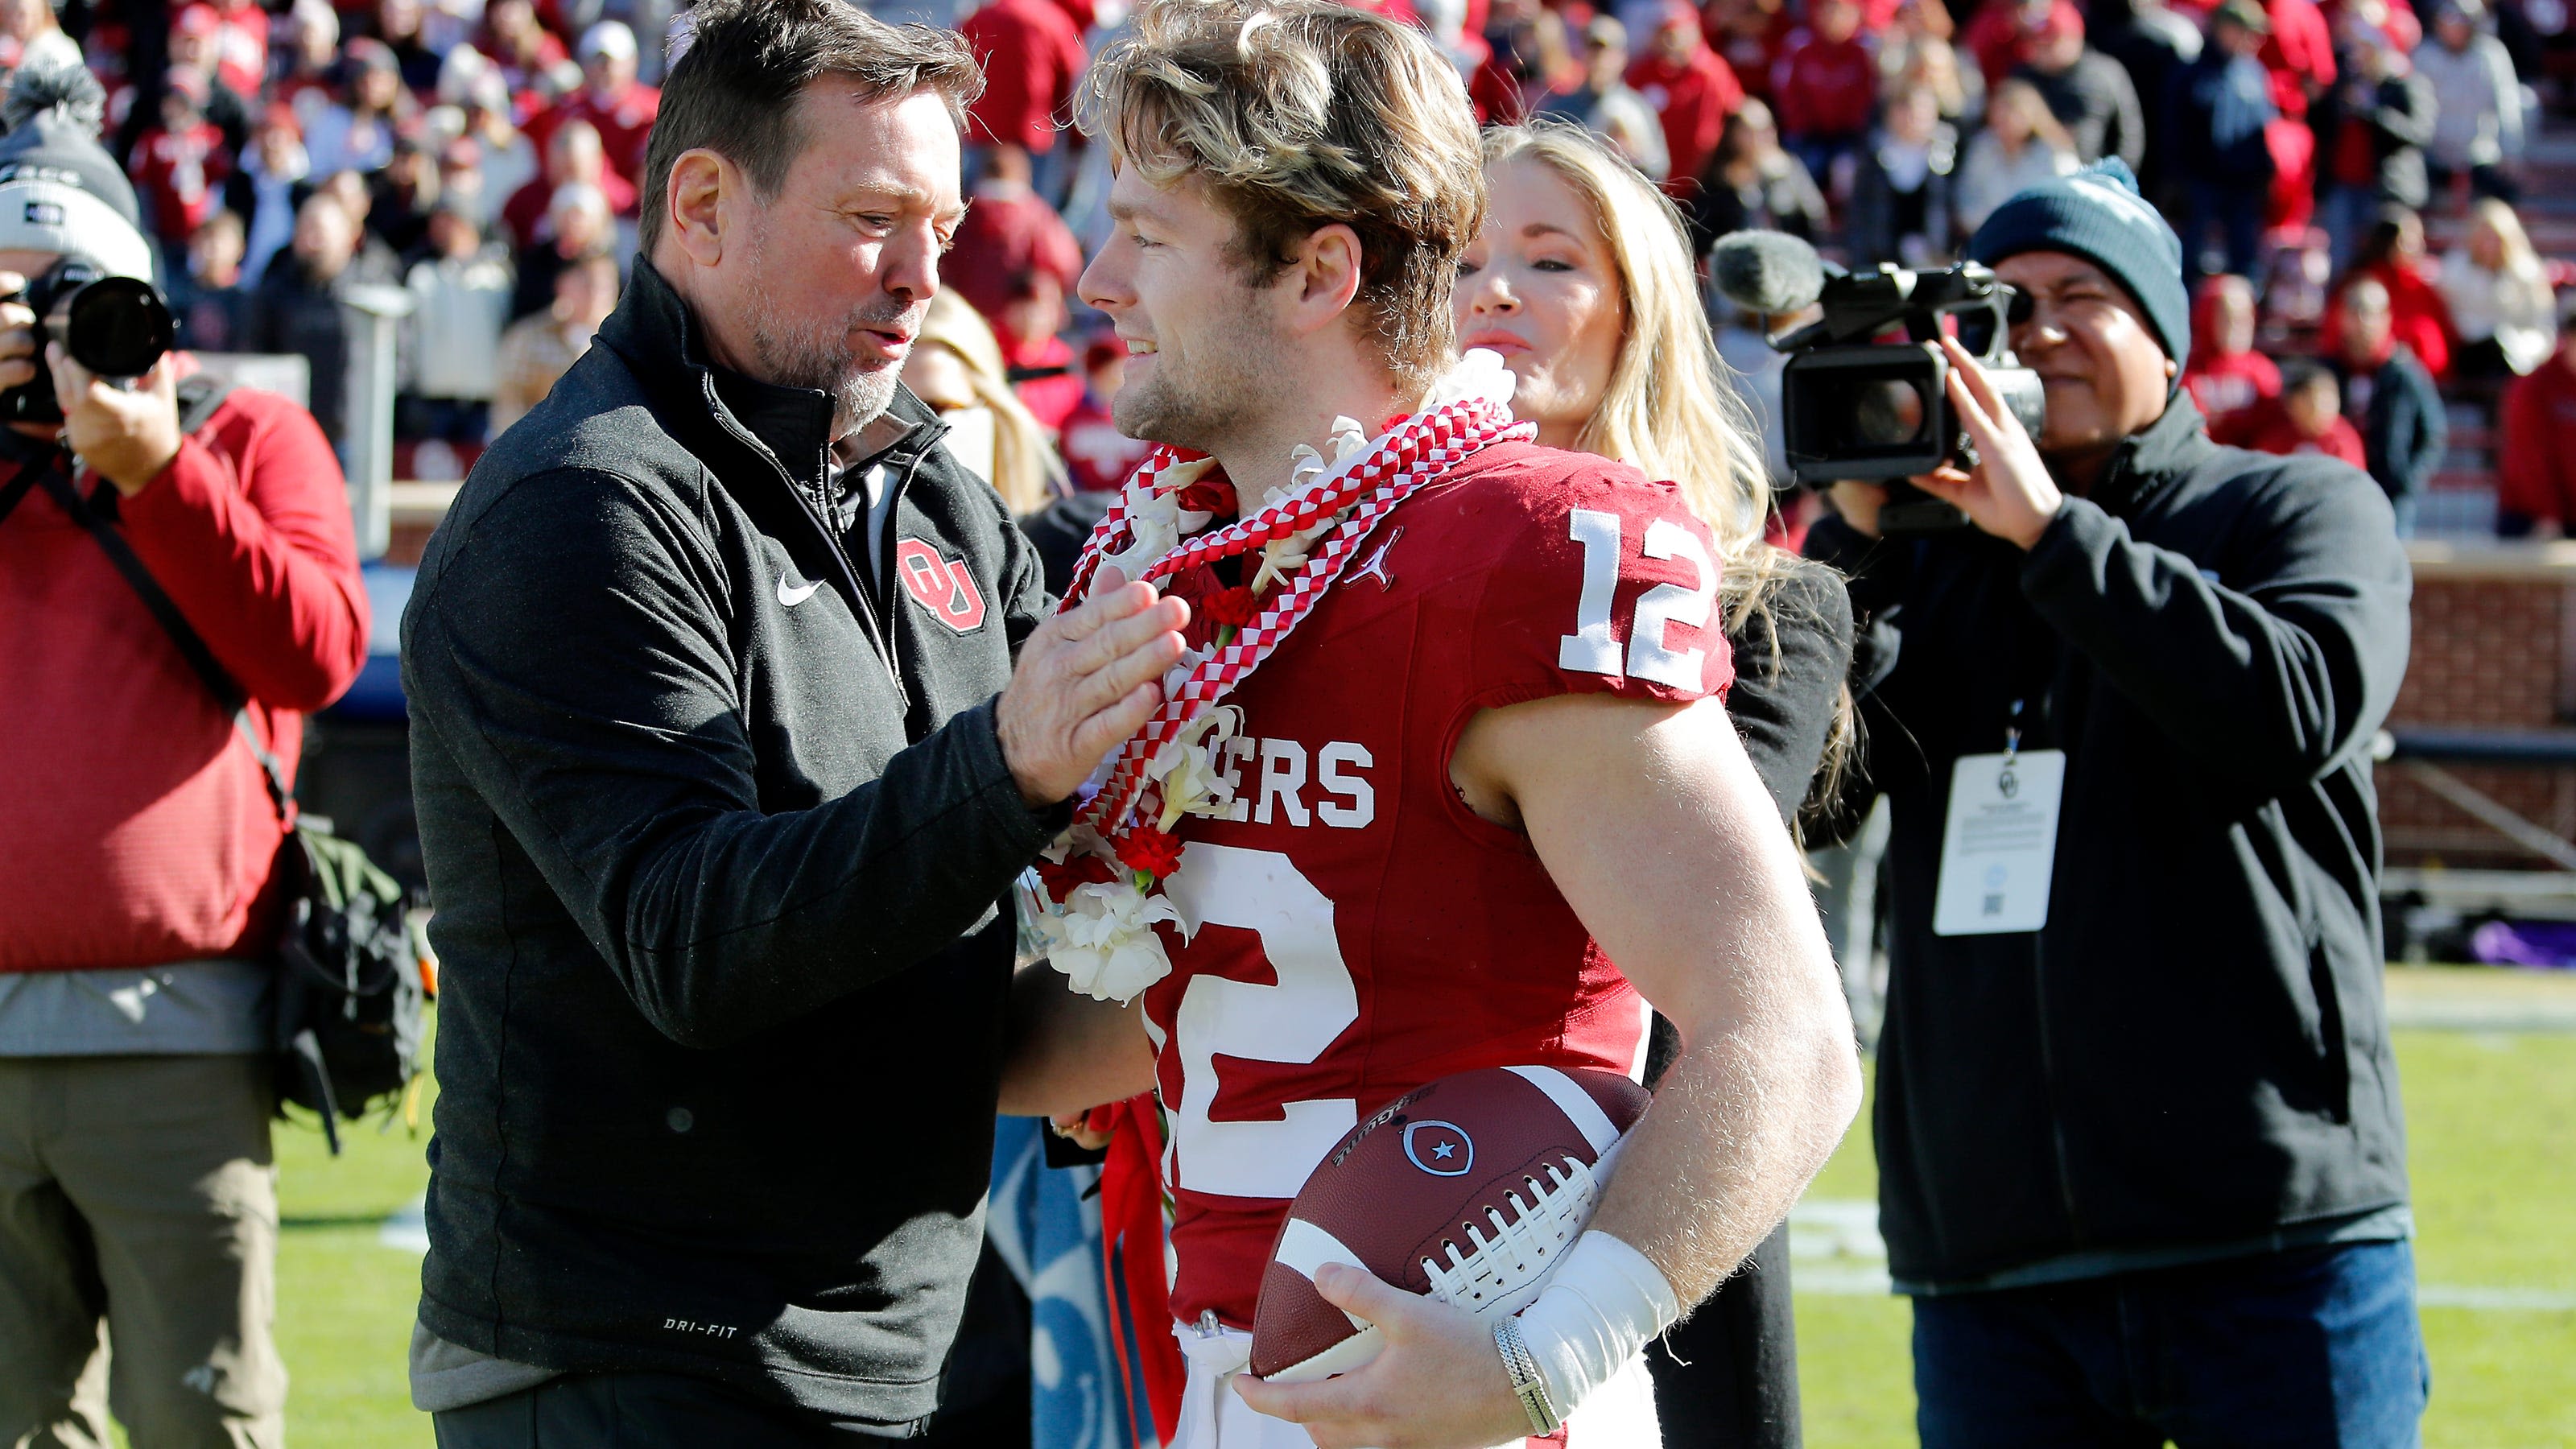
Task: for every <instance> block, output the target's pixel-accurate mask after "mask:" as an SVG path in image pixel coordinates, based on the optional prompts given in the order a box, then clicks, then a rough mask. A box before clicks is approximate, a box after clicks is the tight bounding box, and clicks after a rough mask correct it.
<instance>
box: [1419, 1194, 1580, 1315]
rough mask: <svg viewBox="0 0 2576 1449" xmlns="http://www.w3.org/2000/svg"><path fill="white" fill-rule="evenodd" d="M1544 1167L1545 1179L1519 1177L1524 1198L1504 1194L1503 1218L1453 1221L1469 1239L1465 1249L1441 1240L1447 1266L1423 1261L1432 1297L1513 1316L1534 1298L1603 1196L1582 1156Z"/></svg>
mask: <svg viewBox="0 0 2576 1449" xmlns="http://www.w3.org/2000/svg"><path fill="white" fill-rule="evenodd" d="M1542 1170H1543V1171H1544V1172H1545V1173H1546V1175H1547V1176H1546V1180H1544V1181H1542V1180H1540V1178H1539V1177H1537V1176H1536V1175H1525V1176H1523V1177H1522V1178H1521V1182H1520V1186H1521V1187H1523V1188H1526V1189H1528V1190H1529V1197H1528V1198H1527V1199H1526V1200H1524V1199H1523V1197H1522V1196H1521V1194H1520V1192H1518V1191H1512V1192H1507V1193H1505V1194H1504V1195H1503V1201H1504V1203H1505V1204H1506V1205H1507V1206H1508V1207H1509V1208H1510V1211H1509V1212H1508V1213H1507V1212H1505V1211H1504V1210H1503V1209H1502V1208H1487V1209H1486V1210H1485V1223H1484V1224H1481V1225H1480V1224H1477V1223H1474V1222H1466V1223H1461V1224H1459V1228H1460V1232H1461V1236H1463V1237H1465V1238H1466V1240H1467V1241H1466V1242H1465V1243H1464V1244H1463V1245H1462V1244H1461V1243H1459V1242H1458V1241H1457V1239H1455V1238H1444V1239H1442V1240H1441V1247H1442V1248H1444V1249H1446V1250H1447V1257H1448V1260H1449V1261H1447V1262H1446V1263H1443V1262H1441V1261H1440V1260H1439V1259H1437V1258H1431V1257H1426V1258H1424V1259H1422V1260H1421V1261H1422V1271H1423V1275H1424V1276H1425V1277H1427V1278H1429V1279H1430V1280H1431V1295H1430V1296H1432V1297H1433V1298H1437V1299H1439V1300H1440V1301H1441V1302H1443V1303H1446V1304H1449V1305H1450V1306H1452V1307H1455V1308H1463V1309H1465V1310H1467V1312H1469V1313H1471V1314H1474V1315H1475V1316H1477V1317H1479V1318H1481V1317H1484V1316H1486V1315H1487V1314H1491V1313H1496V1312H1501V1313H1517V1312H1519V1311H1520V1310H1521V1309H1523V1308H1525V1307H1527V1306H1529V1302H1530V1300H1531V1299H1534V1298H1536V1297H1537V1296H1538V1290H1539V1289H1540V1288H1541V1287H1543V1286H1544V1285H1545V1283H1546V1279H1547V1276H1548V1274H1549V1273H1551V1272H1553V1271H1554V1270H1555V1268H1556V1264H1557V1261H1558V1260H1559V1259H1560V1258H1562V1257H1564V1255H1565V1253H1566V1251H1567V1250H1568V1249H1569V1248H1571V1247H1573V1246H1574V1240H1575V1239H1576V1238H1578V1237H1580V1236H1582V1233H1583V1225H1584V1224H1585V1223H1587V1222H1589V1221H1591V1219H1592V1208H1593V1204H1594V1203H1595V1202H1596V1201H1597V1200H1598V1199H1599V1197H1600V1193H1601V1185H1600V1179H1599V1177H1598V1176H1596V1175H1595V1173H1594V1172H1593V1169H1592V1168H1591V1167H1590V1166H1589V1165H1588V1164H1586V1163H1585V1162H1583V1161H1582V1159H1580V1158H1576V1157H1566V1158H1562V1159H1560V1160H1559V1162H1551V1163H1548V1164H1546V1165H1545V1167H1544V1168H1543V1169H1542ZM1488 1226H1490V1228H1491V1231H1490V1232H1488V1231H1486V1228H1487V1227H1488Z"/></svg>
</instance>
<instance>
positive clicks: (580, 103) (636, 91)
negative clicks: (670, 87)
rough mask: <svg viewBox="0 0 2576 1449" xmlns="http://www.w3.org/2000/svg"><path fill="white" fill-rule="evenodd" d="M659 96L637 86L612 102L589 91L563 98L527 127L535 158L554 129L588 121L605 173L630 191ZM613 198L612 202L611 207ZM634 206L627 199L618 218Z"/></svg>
mask: <svg viewBox="0 0 2576 1449" xmlns="http://www.w3.org/2000/svg"><path fill="white" fill-rule="evenodd" d="M661 109H662V93H661V92H660V91H658V90H655V89H654V88H653V87H651V86H648V85H644V84H642V83H640V82H639V83H637V84H634V85H630V86H628V87H627V88H626V89H625V90H623V91H620V92H619V93H618V94H617V97H616V99H614V100H601V99H600V98H599V97H597V96H595V95H593V94H591V91H590V87H588V86H583V87H582V88H581V89H580V90H577V91H575V92H573V93H572V94H571V95H568V96H566V97H564V98H563V99H562V100H561V101H559V102H557V103H556V104H555V106H554V108H553V109H552V110H549V111H547V112H545V113H544V114H543V115H540V116H538V117H537V118H536V119H535V120H533V121H531V122H529V123H528V128H527V129H528V144H529V145H531V146H534V147H536V148H537V154H538V155H540V156H543V155H544V154H546V142H547V140H549V139H550V138H551V137H553V135H554V133H555V128H556V127H557V126H560V125H562V124H563V123H564V122H566V121H573V120H581V121H588V122H590V123H591V125H593V126H595V127H597V128H598V129H599V141H600V149H601V150H602V151H604V152H606V153H607V155H608V169H609V170H611V171H614V172H616V173H617V174H618V176H619V177H620V178H622V179H623V180H625V181H627V182H628V183H630V187H629V189H630V190H632V189H633V186H634V185H635V184H640V183H641V181H642V179H643V176H644V143H645V140H646V138H648V137H650V136H651V135H652V134H653V117H654V116H655V115H657V114H659V113H660V112H661ZM614 202H615V198H611V204H612V205H613V204H614ZM634 213H635V202H634V200H633V199H632V198H631V197H630V198H629V199H628V201H627V203H626V204H625V205H624V206H622V207H618V209H617V214H618V215H620V216H632V215H634Z"/></svg>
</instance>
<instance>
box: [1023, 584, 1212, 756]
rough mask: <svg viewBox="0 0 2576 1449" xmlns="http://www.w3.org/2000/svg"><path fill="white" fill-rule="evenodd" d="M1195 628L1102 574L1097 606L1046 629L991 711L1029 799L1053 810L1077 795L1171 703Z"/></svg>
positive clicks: (1183, 614) (1145, 592) (1156, 599)
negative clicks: (1166, 689)
mask: <svg viewBox="0 0 2576 1449" xmlns="http://www.w3.org/2000/svg"><path fill="white" fill-rule="evenodd" d="M1189 621H1190V606H1189V605H1188V604H1186V603H1183V602H1182V601H1181V600H1179V599H1167V598H1162V597H1160V596H1159V595H1157V594H1156V593H1155V592H1154V589H1153V586H1152V585H1150V584H1131V583H1129V582H1127V579H1126V576H1125V575H1123V574H1121V573H1119V572H1118V570H1116V569H1103V570H1101V571H1100V577H1099V581H1098V582H1097V583H1096V584H1094V585H1093V587H1092V591H1091V597H1090V598H1088V599H1086V600H1084V601H1083V602H1082V603H1081V604H1080V605H1079V606H1078V607H1076V608H1073V609H1070V610H1068V611H1066V612H1064V613H1062V614H1058V615H1056V616H1055V617H1054V618H1051V619H1049V620H1047V621H1046V622H1045V623H1043V624H1040V625H1039V626H1038V628H1037V632H1036V633H1033V634H1031V635H1030V636H1029V642H1028V643H1026V644H1024V645H1022V646H1021V647H1020V659H1019V663H1018V665H1017V666H1015V667H1014V668H1013V669H1012V670H1011V683H1010V687H1009V688H1007V689H1004V690H1003V691H1002V698H1001V700H1000V702H999V703H997V704H996V705H995V706H994V708H993V722H994V728H995V730H996V732H997V733H999V734H1000V736H1001V739H1002V758H1003V759H1004V760H1005V761H1007V762H1009V764H1010V767H1011V778H1012V779H1014V780H1016V781H1018V782H1019V786H1020V797H1021V798H1022V799H1024V800H1026V801H1028V802H1029V803H1030V804H1031V805H1052V804H1054V803H1055V802H1056V801H1058V800H1062V799H1064V798H1065V797H1067V796H1069V795H1071V794H1072V793H1073V792H1074V791H1075V790H1077V789H1079V788H1081V785H1082V782H1083V781H1084V780H1086V779H1088V778H1090V776H1091V772H1092V770H1093V768H1094V767H1096V766H1097V765H1099V763H1100V761H1101V758H1102V757H1103V756H1105V755H1107V754H1108V753H1109V752H1110V751H1111V750H1112V749H1115V748H1116V747H1117V746H1118V744H1119V742H1120V741H1122V740H1125V739H1126V738H1127V737H1128V736H1129V735H1131V734H1134V733H1135V732H1136V730H1137V728H1138V727H1139V726H1141V725H1142V724H1144V723H1145V720H1146V718H1147V717H1148V716H1150V715H1151V714H1153V712H1154V711H1155V709H1156V708H1158V707H1159V706H1160V705H1161V704H1162V702H1163V686H1162V679H1163V672H1164V671H1165V670H1167V669H1170V668H1171V667H1172V666H1173V665H1174V664H1177V663H1179V662H1180V658H1181V649H1182V639H1181V628H1182V626H1184V625H1186V624H1187V623H1189Z"/></svg>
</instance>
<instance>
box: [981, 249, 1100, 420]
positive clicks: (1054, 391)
mask: <svg viewBox="0 0 2576 1449" xmlns="http://www.w3.org/2000/svg"><path fill="white" fill-rule="evenodd" d="M1066 320H1067V318H1066V315H1065V305H1064V287H1063V285H1062V284H1061V283H1059V282H1057V281H1056V278H1055V274H1054V273H1052V272H1043V271H1031V272H1023V273H1022V274H1020V276H1019V277H1018V278H1017V279H1016V280H1015V282H1014V283H1013V285H1012V287H1011V295H1010V296H1009V297H1008V298H1007V299H1005V300H1004V301H1003V303H1002V311H1001V315H999V316H998V317H996V318H994V319H993V340H994V342H995V343H996V344H997V345H998V346H999V347H1000V348H1001V354H1002V365H1003V366H1004V367H1005V368H1007V369H1008V370H1009V376H1010V380H1011V385H1012V387H1013V388H1014V389H1015V390H1016V391H1017V392H1018V393H1019V396H1020V401H1021V402H1023V403H1026V404H1027V405H1028V409H1029V413H1030V415H1031V416H1033V417H1035V418H1036V419H1037V420H1038V425H1039V426H1041V427H1043V428H1045V429H1046V432H1047V436H1048V438H1050V439H1053V438H1056V437H1060V436H1062V435H1063V432H1064V424H1065V419H1067V418H1070V417H1072V416H1073V410H1074V409H1075V408H1077V407H1080V406H1081V405H1082V374H1081V369H1080V368H1078V367H1077V366H1075V359H1074V355H1073V348H1072V347H1070V346H1068V345H1067V344H1066V342H1065V340H1064V327H1065V322H1066Z"/></svg>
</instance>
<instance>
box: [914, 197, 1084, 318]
mask: <svg viewBox="0 0 2576 1449" xmlns="http://www.w3.org/2000/svg"><path fill="white" fill-rule="evenodd" d="M1031 272H1045V273H1047V274H1049V275H1051V276H1053V277H1054V278H1055V279H1056V281H1057V282H1059V283H1061V284H1062V285H1063V287H1064V290H1065V292H1066V293H1067V294H1068V295H1070V294H1071V293H1072V291H1073V284H1074V282H1075V280H1076V279H1077V278H1079V277H1081V275H1082V244H1081V243H1080V242H1077V241H1075V240H1074V239H1073V232H1072V230H1071V229H1070V228H1068V227H1067V226H1066V225H1065V224H1064V218H1063V217H1060V216H1058V215H1056V211H1055V208H1054V207H1052V206H1049V205H1047V203H1046V198H1045V197H1042V196H1040V195H1038V194H1037V193H1036V192H1034V191H1031V190H1029V189H1028V188H1027V187H1024V186H1020V187H1011V188H1009V189H1007V190H990V191H978V192H977V193H976V196H975V200H974V204H973V205H971V206H969V207H967V208H966V219H965V220H964V221H961V222H959V223H958V224H957V238H956V245H955V246H954V247H952V248H950V249H949V252H948V255H947V257H946V258H944V259H943V260H942V261H941V262H940V264H939V278H940V280H941V281H942V282H944V283H946V284H947V286H948V288H949V290H951V291H953V292H955V293H956V294H957V295H959V296H961V297H963V298H965V299H966V300H967V301H969V302H972V303H974V304H975V310H976V311H978V312H981V313H983V314H984V320H985V321H987V322H990V323H992V324H993V325H995V326H997V327H998V326H1000V325H1001V318H1002V304H1003V303H1005V302H1007V301H1009V300H1010V299H1011V291H1012V286H1013V284H1014V283H1015V282H1017V281H1018V280H1019V279H1020V278H1021V277H1024V276H1027V275H1028V274H1030V273H1031Z"/></svg>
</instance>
